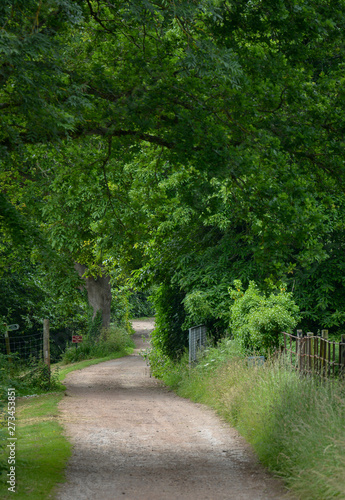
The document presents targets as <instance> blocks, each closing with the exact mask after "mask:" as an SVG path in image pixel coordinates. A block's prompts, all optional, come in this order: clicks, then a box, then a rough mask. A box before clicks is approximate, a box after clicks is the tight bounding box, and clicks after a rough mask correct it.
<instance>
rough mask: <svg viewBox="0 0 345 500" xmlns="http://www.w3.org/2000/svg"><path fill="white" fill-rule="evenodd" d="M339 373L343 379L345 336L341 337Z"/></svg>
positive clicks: (344, 372)
mask: <svg viewBox="0 0 345 500" xmlns="http://www.w3.org/2000/svg"><path fill="white" fill-rule="evenodd" d="M339 373H340V375H341V376H342V377H343V376H344V375H345V335H342V336H341V343H340V345H339Z"/></svg>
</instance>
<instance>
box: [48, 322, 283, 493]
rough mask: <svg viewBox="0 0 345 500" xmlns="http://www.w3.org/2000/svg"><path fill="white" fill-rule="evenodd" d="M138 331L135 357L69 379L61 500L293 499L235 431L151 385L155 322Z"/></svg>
mask: <svg viewBox="0 0 345 500" xmlns="http://www.w3.org/2000/svg"><path fill="white" fill-rule="evenodd" d="M133 326H134V328H135V330H136V332H137V333H136V335H135V340H136V345H137V347H138V348H137V349H136V350H135V351H134V353H133V355H131V356H127V357H125V358H121V359H118V360H114V361H106V362H104V363H101V364H99V365H94V366H90V367H88V368H85V369H83V370H79V371H75V372H71V373H70V374H69V375H68V376H67V378H66V386H67V393H66V395H67V397H65V398H64V399H63V400H62V402H61V403H60V411H61V414H62V423H63V425H64V427H65V430H66V435H67V436H68V438H69V439H70V440H71V442H72V443H73V446H74V448H73V456H72V458H71V460H70V462H69V465H68V467H67V482H66V483H65V484H63V485H61V486H60V489H59V491H58V493H57V499H58V500H84V499H85V500H116V499H120V498H121V499H127V500H129V499H130V500H170V499H171V500H176V499H181V500H206V499H208V500H220V499H233V500H271V499H272V500H273V499H274V500H281V499H283V498H288V497H286V496H285V490H284V489H283V487H282V485H281V483H280V482H279V481H277V480H275V479H273V478H272V477H271V476H270V475H269V474H268V473H267V472H266V471H265V470H264V469H263V468H262V467H261V466H260V464H258V462H257V460H256V458H255V457H254V455H253V454H252V452H251V450H250V447H249V445H248V444H246V442H245V441H244V440H243V439H242V438H241V437H240V436H239V435H238V434H237V432H236V431H235V430H234V429H232V428H230V427H229V426H228V425H226V424H224V423H223V422H222V421H221V420H220V419H219V418H218V417H217V416H216V415H215V414H214V412H213V411H212V410H210V409H208V408H206V407H204V406H202V405H198V404H195V403H192V402H190V401H188V400H185V399H182V398H180V397H178V396H176V395H175V394H174V393H172V392H170V391H169V390H167V389H166V388H164V387H162V386H161V385H160V384H159V383H158V382H157V381H156V380H155V379H153V378H150V376H149V370H148V368H147V367H146V365H145V361H144V360H143V358H142V357H140V356H139V351H140V348H142V347H144V345H143V341H142V340H141V336H142V335H143V334H145V336H146V337H147V336H148V333H149V331H150V330H151V329H152V327H153V323H152V321H150V320H147V321H134V322H133Z"/></svg>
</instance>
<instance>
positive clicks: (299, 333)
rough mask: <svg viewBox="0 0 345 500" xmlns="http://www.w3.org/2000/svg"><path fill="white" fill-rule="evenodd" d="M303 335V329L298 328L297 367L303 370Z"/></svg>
mask: <svg viewBox="0 0 345 500" xmlns="http://www.w3.org/2000/svg"><path fill="white" fill-rule="evenodd" d="M302 336H303V331H302V330H297V339H296V356H297V367H298V369H299V370H301V368H302V366H301V340H302Z"/></svg>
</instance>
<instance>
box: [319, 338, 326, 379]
mask: <svg viewBox="0 0 345 500" xmlns="http://www.w3.org/2000/svg"><path fill="white" fill-rule="evenodd" d="M321 337H322V338H323V340H322V357H321V366H322V369H321V373H322V375H323V376H325V377H326V376H327V372H328V363H327V354H328V349H327V347H328V342H327V341H328V330H321ZM320 355H321V354H320Z"/></svg>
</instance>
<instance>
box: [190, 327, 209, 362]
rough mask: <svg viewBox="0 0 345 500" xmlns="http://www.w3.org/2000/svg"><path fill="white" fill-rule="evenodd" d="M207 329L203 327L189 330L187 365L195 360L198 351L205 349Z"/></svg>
mask: <svg viewBox="0 0 345 500" xmlns="http://www.w3.org/2000/svg"><path fill="white" fill-rule="evenodd" d="M206 334H207V328H206V326H205V325H198V326H193V327H192V328H190V329H189V363H194V362H195V361H196V360H197V354H198V351H200V350H201V349H203V348H205V347H206Z"/></svg>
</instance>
